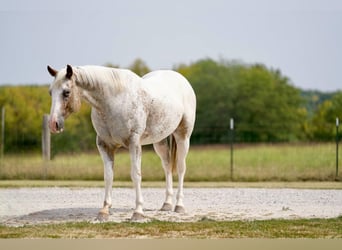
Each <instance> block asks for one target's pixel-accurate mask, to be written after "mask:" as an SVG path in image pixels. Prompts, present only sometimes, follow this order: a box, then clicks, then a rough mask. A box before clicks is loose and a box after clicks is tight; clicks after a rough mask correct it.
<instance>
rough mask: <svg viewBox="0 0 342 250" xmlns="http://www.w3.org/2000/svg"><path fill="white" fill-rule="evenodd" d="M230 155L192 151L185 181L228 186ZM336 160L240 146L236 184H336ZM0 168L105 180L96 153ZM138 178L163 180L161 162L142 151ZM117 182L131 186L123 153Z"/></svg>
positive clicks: (321, 152)
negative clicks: (315, 182) (239, 182)
mask: <svg viewBox="0 0 342 250" xmlns="http://www.w3.org/2000/svg"><path fill="white" fill-rule="evenodd" d="M229 150H230V149H229V146H202V147H192V148H191V150H190V153H189V155H188V159H187V173H186V176H185V181H188V182H199V181H201V182H224V181H229V180H231V175H230V151H229ZM335 157H336V155H335V145H334V144H304V145H303V144H301V145H298V144H293V145H291V144H285V145H282V144H280V145H238V146H236V147H235V149H234V181H243V182H245V181H334V180H335V171H336V169H335V162H336V158H335ZM340 159H342V154H341V156H340ZM0 164H1V165H0V180H42V179H46V180H103V167H102V161H101V158H100V156H99V154H98V153H97V152H91V153H80V154H70V155H56V156H55V157H54V159H53V160H51V161H50V162H44V161H43V160H42V157H41V155H39V154H31V155H28V154H18V155H5V157H4V159H1V163H0ZM340 169H341V168H340ZM341 172H342V171H340V173H341ZM142 176H143V181H163V180H164V172H163V170H162V167H161V163H160V160H159V158H158V156H157V155H156V154H155V153H154V151H153V150H151V149H148V148H147V149H146V148H145V149H144V150H143V159H142ZM115 180H118V181H129V180H130V160H129V155H128V152H127V151H124V150H123V151H120V152H119V153H118V154H117V156H116V163H115Z"/></svg>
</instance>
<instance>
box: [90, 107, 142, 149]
mask: <svg viewBox="0 0 342 250" xmlns="http://www.w3.org/2000/svg"><path fill="white" fill-rule="evenodd" d="M138 115H139V114H136V113H132V114H131V115H129V114H128V115H127V112H124V111H122V112H118V111H117V110H116V111H112V112H106V113H103V112H98V111H96V110H94V109H93V110H92V115H91V119H92V123H93V126H94V128H95V131H96V133H97V135H98V136H99V137H100V138H101V139H102V140H103V141H105V142H106V143H107V144H109V145H113V146H116V145H120V146H123V147H128V145H129V140H130V137H131V135H132V132H133V131H137V132H138V133H139V131H141V133H142V132H143V127H144V125H143V124H141V122H139V119H137V118H138V117H139V116H138Z"/></svg>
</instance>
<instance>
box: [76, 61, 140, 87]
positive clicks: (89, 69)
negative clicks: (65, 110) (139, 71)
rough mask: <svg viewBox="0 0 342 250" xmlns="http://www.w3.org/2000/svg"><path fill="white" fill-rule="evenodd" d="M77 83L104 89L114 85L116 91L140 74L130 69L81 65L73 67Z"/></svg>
mask: <svg viewBox="0 0 342 250" xmlns="http://www.w3.org/2000/svg"><path fill="white" fill-rule="evenodd" d="M73 70H74V73H75V76H76V84H77V85H79V86H82V87H83V88H85V89H88V90H93V89H95V88H97V89H103V88H104V87H105V86H113V87H114V90H115V92H120V91H121V90H123V89H124V88H125V87H126V86H127V83H128V82H131V81H133V80H136V79H139V76H138V75H136V74H135V73H133V72H132V71H130V70H126V69H116V68H109V67H102V66H79V67H75V68H73Z"/></svg>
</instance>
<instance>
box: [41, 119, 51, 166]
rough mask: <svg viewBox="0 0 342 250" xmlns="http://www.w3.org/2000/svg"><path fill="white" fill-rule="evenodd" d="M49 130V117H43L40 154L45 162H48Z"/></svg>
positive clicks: (49, 149) (49, 147)
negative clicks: (41, 153)
mask: <svg viewBox="0 0 342 250" xmlns="http://www.w3.org/2000/svg"><path fill="white" fill-rule="evenodd" d="M50 138H51V137H50V129H49V115H47V114H44V116H43V130H42V152H43V159H44V160H45V161H49V160H50V151H51V139H50Z"/></svg>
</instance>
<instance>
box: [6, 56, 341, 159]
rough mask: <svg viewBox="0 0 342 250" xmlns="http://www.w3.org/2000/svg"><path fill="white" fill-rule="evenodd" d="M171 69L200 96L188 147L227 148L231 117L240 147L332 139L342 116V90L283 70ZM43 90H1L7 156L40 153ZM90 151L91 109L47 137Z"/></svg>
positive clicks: (221, 63)
mask: <svg viewBox="0 0 342 250" xmlns="http://www.w3.org/2000/svg"><path fill="white" fill-rule="evenodd" d="M107 66H113V65H111V64H107ZM129 68H130V69H131V70H132V71H134V72H136V73H137V74H138V75H140V76H142V75H144V74H146V73H148V72H149V71H150V68H149V67H148V66H147V65H146V63H145V62H144V61H143V60H141V59H136V60H135V61H134V62H133V63H132V64H131V65H130V66H129ZM174 70H176V71H178V72H180V73H181V74H182V75H184V76H185V77H186V78H187V79H188V80H189V82H190V83H191V84H192V86H193V88H194V90H195V93H196V96H197V113H196V115H197V117H196V123H195V128H194V132H193V136H192V139H191V140H192V143H193V144H208V143H228V142H229V140H230V136H231V134H230V133H229V124H230V119H231V118H233V119H234V124H235V126H234V140H235V141H238V142H291V141H332V140H334V138H335V119H336V117H339V116H340V115H341V114H342V92H332V93H323V92H319V91H305V90H301V89H299V88H298V87H295V86H294V85H293V83H292V82H291V80H290V79H289V78H288V77H286V76H284V75H283V74H282V73H281V72H280V70H278V69H272V68H267V67H266V66H265V65H263V64H245V63H242V62H239V61H228V60H212V59H209V58H207V59H202V60H199V61H196V62H193V63H190V64H179V65H176V66H175V67H174ZM322 84H324V83H322ZM48 88H49V87H48V85H44V86H1V87H0V107H5V110H6V120H5V151H6V152H18V151H23V152H26V151H37V150H40V147H41V130H42V117H43V114H45V113H49V109H50V104H51V100H50V96H49V94H48ZM341 118H342V116H341ZM94 149H96V146H95V132H94V129H93V127H92V124H91V120H90V106H89V105H88V104H86V103H83V105H82V107H81V110H80V111H79V112H78V113H77V114H74V115H72V116H70V117H69V118H68V120H67V121H66V123H65V131H64V132H63V133H62V134H58V135H53V136H52V152H53V153H57V152H61V151H65V152H69V151H74V152H75V151H86V150H94Z"/></svg>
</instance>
